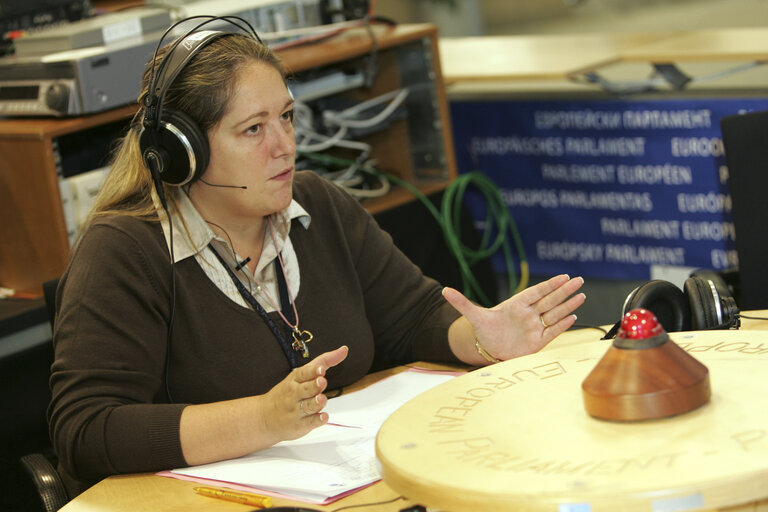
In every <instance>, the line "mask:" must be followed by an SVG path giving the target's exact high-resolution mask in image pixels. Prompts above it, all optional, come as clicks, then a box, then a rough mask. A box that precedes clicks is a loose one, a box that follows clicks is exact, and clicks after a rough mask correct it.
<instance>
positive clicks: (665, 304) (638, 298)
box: [622, 280, 691, 332]
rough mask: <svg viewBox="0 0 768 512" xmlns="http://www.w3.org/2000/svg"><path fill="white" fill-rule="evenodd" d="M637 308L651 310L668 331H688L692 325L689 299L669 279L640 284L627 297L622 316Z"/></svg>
mask: <svg viewBox="0 0 768 512" xmlns="http://www.w3.org/2000/svg"><path fill="white" fill-rule="evenodd" d="M636 308H644V309H647V310H649V311H651V312H652V313H653V314H654V315H656V318H658V319H659V322H661V325H662V326H664V329H665V330H666V331H667V332H680V331H687V330H689V329H690V327H691V314H690V307H689V304H688V299H687V298H686V296H685V294H684V293H683V292H682V291H681V290H680V288H678V287H677V286H675V285H674V284H672V283H670V282H669V281H662V280H653V281H648V282H647V283H644V284H642V285H640V286H638V287H637V288H636V289H635V290H634V291H633V292H632V293H631V294H630V296H629V297H627V300H626V303H625V305H624V311H623V312H622V316H624V314H626V313H627V312H628V311H630V310H632V309H636Z"/></svg>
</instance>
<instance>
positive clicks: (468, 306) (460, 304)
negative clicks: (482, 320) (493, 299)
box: [443, 286, 481, 323]
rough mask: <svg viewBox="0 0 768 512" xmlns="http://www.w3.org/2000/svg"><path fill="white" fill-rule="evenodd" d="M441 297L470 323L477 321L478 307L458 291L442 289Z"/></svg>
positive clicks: (447, 287) (449, 288) (448, 288)
mask: <svg viewBox="0 0 768 512" xmlns="http://www.w3.org/2000/svg"><path fill="white" fill-rule="evenodd" d="M443 297H445V300H447V301H448V302H449V303H450V305H451V306H453V307H454V308H455V309H456V311H458V312H459V313H461V314H462V315H463V316H464V317H465V318H466V319H467V320H469V322H470V323H474V322H477V321H479V318H478V316H477V315H478V310H480V309H481V308H479V307H478V306H476V305H475V304H474V303H473V302H472V301H471V300H469V299H468V298H466V297H465V296H464V295H463V294H462V293H461V292H460V291H459V290H456V289H455V288H451V287H449V286H446V287H445V288H443Z"/></svg>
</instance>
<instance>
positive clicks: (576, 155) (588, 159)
mask: <svg viewBox="0 0 768 512" xmlns="http://www.w3.org/2000/svg"><path fill="white" fill-rule="evenodd" d="M753 110H755V111H756V110H768V99H676V100H653V101H645V100H644V101H639V100H638V101H635V100H623V101H618V100H589V101H530V100H496V101H452V102H451V117H452V124H453V136H454V147H455V148H456V157H457V162H458V167H459V172H460V173H465V172H470V171H472V170H480V171H482V172H484V173H485V174H486V175H488V177H489V178H490V179H492V180H493V181H494V182H495V183H496V184H497V185H498V187H499V188H500V191H501V194H502V197H503V198H504V201H505V202H506V204H507V205H508V207H509V210H510V213H511V214H512V216H513V218H514V220H515V222H516V224H517V226H518V228H519V231H520V234H521V238H522V240H523V245H524V247H525V250H526V255H527V259H528V262H529V265H530V271H531V274H534V275H545V276H546V275H553V274H558V273H561V272H565V273H569V274H571V275H582V276H585V277H599V278H616V279H626V280H633V279H637V280H643V279H648V278H649V275H650V268H651V266H652V265H672V266H682V267H696V268H712V269H723V268H729V267H733V266H735V265H736V264H737V256H736V249H735V242H734V240H735V235H734V227H733V220H732V218H731V198H730V194H729V189H728V169H727V166H726V163H725V155H724V150H723V142H722V135H721V132H720V119H721V118H722V117H724V116H728V115H733V114H737V113H740V112H747V111H753ZM766 143H768V141H767V142H766ZM466 206H467V208H469V209H470V211H471V213H472V215H473V216H474V218H475V219H476V221H479V222H482V220H483V218H484V215H485V208H484V205H483V204H482V199H481V198H479V197H476V196H473V195H470V194H468V195H467V197H466ZM494 267H495V269H496V271H497V272H504V271H506V269H505V268H504V267H503V262H502V260H501V258H497V259H496V260H495V261H494Z"/></svg>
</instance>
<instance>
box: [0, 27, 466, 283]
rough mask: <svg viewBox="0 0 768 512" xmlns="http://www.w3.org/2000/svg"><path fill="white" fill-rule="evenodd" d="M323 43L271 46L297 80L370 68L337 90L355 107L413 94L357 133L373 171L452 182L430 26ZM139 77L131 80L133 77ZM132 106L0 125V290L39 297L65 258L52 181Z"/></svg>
mask: <svg viewBox="0 0 768 512" xmlns="http://www.w3.org/2000/svg"><path fill="white" fill-rule="evenodd" d="M371 29H372V30H370V31H369V30H367V29H365V28H363V27H360V28H354V29H350V30H347V31H345V32H343V33H341V34H340V35H337V36H334V37H331V38H329V39H326V40H325V41H323V42H320V43H315V44H311V45H305V46H297V47H293V48H285V49H281V50H278V54H279V55H280V56H281V58H282V59H283V62H284V63H285V65H286V68H287V70H288V72H289V75H295V77H296V79H297V80H298V82H299V83H301V81H302V80H304V79H305V78H306V77H308V76H310V75H313V74H316V73H321V72H322V71H323V70H334V69H340V68H350V67H351V68H355V67H357V68H363V67H366V68H368V69H369V70H372V71H373V72H372V74H371V75H370V76H371V80H370V81H369V83H367V84H365V85H364V86H360V87H356V88H354V89H352V90H348V91H346V92H342V93H339V94H340V95H342V96H344V97H346V98H347V99H348V100H350V101H353V100H354V101H360V100H363V99H366V98H368V97H373V96H376V95H379V94H382V93H385V92H389V91H393V90H396V89H399V88H401V87H404V86H406V87H408V88H409V90H411V91H412V94H409V99H408V100H407V102H406V112H407V115H406V116H405V117H404V118H401V119H399V120H396V121H394V122H392V123H391V124H390V125H388V126H387V127H386V129H384V130H383V131H379V132H376V133H372V134H370V135H368V136H365V137H364V138H363V140H365V141H366V142H369V143H371V144H372V146H373V151H372V155H371V156H372V158H374V159H376V160H377V162H378V166H379V168H380V169H382V170H384V171H386V172H389V173H391V174H394V175H396V176H398V177H400V178H401V179H404V180H406V181H408V182H410V183H412V184H414V185H416V186H417V187H418V188H419V189H420V190H421V191H422V192H424V193H425V194H431V193H433V192H436V191H439V190H442V189H443V188H445V187H446V186H447V185H448V184H449V183H450V182H451V180H452V179H453V178H455V176H456V163H455V159H454V154H453V144H452V139H451V130H450V121H449V115H448V106H447V100H446V96H445V91H444V87H443V81H442V75H441V71H440V63H439V60H438V59H439V57H438V52H437V29H436V28H435V27H434V26H433V25H428V24H422V25H403V26H394V27H390V26H382V25H375V26H373V27H371ZM137 79H138V77H137ZM135 111H136V106H135V105H130V106H126V107H122V108H118V109H115V110H111V111H108V112H102V113H99V114H95V115H90V116H84V117H77V118H67V119H4V120H0V286H6V287H9V288H15V289H17V290H20V291H25V292H33V293H35V292H37V293H41V289H42V288H41V285H42V283H43V282H44V281H46V280H48V279H51V278H54V277H57V276H59V275H60V274H61V273H62V272H63V271H64V269H65V267H66V264H67V260H68V257H69V239H68V236H67V230H66V225H65V224H66V223H65V217H64V213H63V210H62V201H61V195H60V192H59V179H60V178H62V177H66V176H70V175H73V174H76V173H78V172H84V171H88V170H91V169H93V168H95V167H98V166H100V165H104V164H105V163H106V158H107V155H108V154H109V151H110V146H111V143H112V141H113V140H114V139H116V138H117V137H119V136H120V135H121V134H122V133H124V131H125V130H126V129H127V127H128V125H129V123H130V120H131V118H132V116H133V114H134V113H135ZM411 200H413V195H412V194H411V193H410V192H408V191H406V190H403V189H400V188H398V187H393V189H392V190H391V191H390V192H389V193H388V194H387V195H386V196H384V197H380V198H376V199H365V200H363V204H364V205H365V206H366V208H368V209H369V211H371V212H372V213H376V212H380V211H383V210H386V209H389V208H392V207H395V206H398V205H401V204H404V203H406V202H409V201H411Z"/></svg>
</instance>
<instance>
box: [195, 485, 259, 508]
mask: <svg viewBox="0 0 768 512" xmlns="http://www.w3.org/2000/svg"><path fill="white" fill-rule="evenodd" d="M193 489H194V491H195V492H196V493H197V494H201V495H203V496H208V497H211V498H218V499H220V500H227V501H234V502H236V503H242V504H244V505H253V506H256V507H261V508H266V507H271V506H272V498H270V497H269V496H261V495H259V494H253V493H250V492H237V491H230V490H227V489H216V488H215V487H194V488H193Z"/></svg>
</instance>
